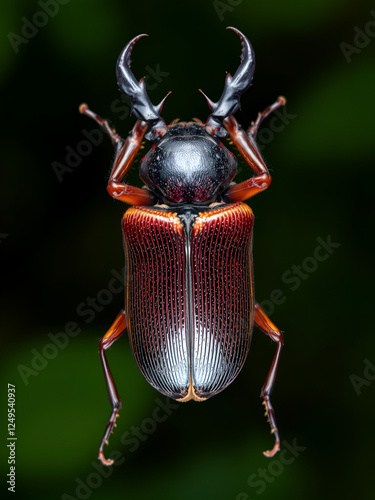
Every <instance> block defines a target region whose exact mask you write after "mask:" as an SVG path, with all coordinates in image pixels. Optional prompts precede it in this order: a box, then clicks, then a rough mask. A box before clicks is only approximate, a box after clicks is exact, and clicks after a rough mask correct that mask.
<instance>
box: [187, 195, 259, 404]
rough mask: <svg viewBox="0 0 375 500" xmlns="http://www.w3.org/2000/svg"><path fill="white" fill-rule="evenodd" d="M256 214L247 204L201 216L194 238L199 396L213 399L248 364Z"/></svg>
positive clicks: (195, 373) (195, 378)
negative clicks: (253, 235) (213, 395)
mask: <svg viewBox="0 0 375 500" xmlns="http://www.w3.org/2000/svg"><path fill="white" fill-rule="evenodd" d="M253 221H254V217H253V213H252V211H251V209H250V208H249V207H248V206H247V205H245V204H244V203H237V204H236V205H232V207H231V208H222V209H218V210H215V211H213V212H206V213H203V214H201V216H200V217H199V218H198V219H197V221H196V223H195V225H194V228H193V231H192V236H191V260H192V285H193V286H192V289H193V297H192V307H193V311H194V313H193V316H194V322H193V325H192V327H193V328H192V331H191V335H192V338H193V352H192V374H193V377H192V378H193V383H194V387H195V392H196V393H197V394H198V395H199V396H203V397H209V396H210V395H212V394H215V393H217V392H219V391H221V390H223V389H224V388H225V387H226V386H227V385H228V384H230V383H231V382H232V381H233V380H234V379H235V377H236V376H237V374H238V372H239V371H240V369H241V368H242V366H243V363H244V361H245V359H246V355H247V353H248V350H249V347H250V339H251V332H252V327H253V319H254V317H253V307H254V304H253V276H252V274H253V273H252V265H251V243H252V229H253Z"/></svg>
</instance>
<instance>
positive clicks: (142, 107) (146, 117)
mask: <svg viewBox="0 0 375 500" xmlns="http://www.w3.org/2000/svg"><path fill="white" fill-rule="evenodd" d="M143 36H148V35H146V34H145V33H143V34H141V35H138V36H136V37H134V38H133V39H132V40H130V42H129V43H128V44H127V45H126V47H125V48H124V49H123V51H122V52H121V54H120V56H119V58H118V60H117V65H116V76H117V83H118V86H119V87H120V90H121V91H122V92H123V93H124V94H125V95H126V96H127V97H128V98H129V99H130V102H131V104H132V113H133V115H134V116H135V117H136V118H137V119H138V120H142V121H144V122H146V123H147V125H148V127H149V129H150V130H149V131H148V132H147V133H146V135H145V138H146V139H147V140H149V141H153V142H154V141H156V140H158V139H159V138H160V137H162V136H163V135H164V134H165V133H166V132H167V126H166V124H165V121H164V120H163V118H162V117H161V116H160V112H161V108H162V106H163V103H164V100H165V99H166V98H167V97H168V95H169V94H170V92H169V93H168V94H167V96H166V97H164V99H163V100H162V101H161V102H160V103H159V104H158V105H157V106H154V105H153V104H152V102H151V101H150V98H149V96H148V94H147V90H146V84H145V81H144V79H143V78H141V79H140V80H139V82H138V80H137V79H136V78H135V76H134V74H133V72H132V71H131V69H130V64H131V61H130V55H131V52H132V50H133V47H134V44H135V43H136V42H137V41H138V40H139V39H140V38H142V37H143Z"/></svg>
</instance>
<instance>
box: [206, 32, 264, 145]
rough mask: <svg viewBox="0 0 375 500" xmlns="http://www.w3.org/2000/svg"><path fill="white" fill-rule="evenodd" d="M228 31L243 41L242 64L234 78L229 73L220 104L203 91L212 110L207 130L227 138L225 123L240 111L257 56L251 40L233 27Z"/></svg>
mask: <svg viewBox="0 0 375 500" xmlns="http://www.w3.org/2000/svg"><path fill="white" fill-rule="evenodd" d="M227 29H231V30H233V31H235V32H236V33H237V34H238V36H239V37H240V39H241V43H242V52H241V63H240V65H239V66H238V68H237V71H236V72H235V74H234V76H231V75H230V74H229V73H227V76H226V79H225V84H224V90H223V93H222V95H221V97H220V99H219V100H218V102H216V103H215V102H213V101H211V99H209V98H208V97H207V96H206V95H205V94H203V92H202V91H201V92H202V94H203V95H204V96H205V97H206V99H207V102H208V104H209V107H210V108H211V110H212V113H211V114H210V116H209V117H208V120H207V123H206V130H207V132H209V133H210V134H211V135H217V136H218V137H225V136H226V135H227V131H226V130H225V128H224V126H223V122H224V120H225V118H227V117H228V116H231V115H233V114H234V113H235V112H236V111H238V110H239V109H240V98H241V96H242V94H243V93H244V92H245V90H246V89H248V88H249V86H250V83H251V80H252V79H253V75H254V70H255V55H254V50H253V47H252V46H251V43H250V42H249V40H248V39H247V38H246V36H245V35H244V34H243V33H241V31H240V30H238V29H236V28H233V27H232V26H228V28H227Z"/></svg>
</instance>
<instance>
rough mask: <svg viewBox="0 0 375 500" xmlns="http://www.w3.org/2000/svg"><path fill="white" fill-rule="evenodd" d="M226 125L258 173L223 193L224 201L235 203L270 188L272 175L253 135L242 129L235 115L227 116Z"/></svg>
mask: <svg viewBox="0 0 375 500" xmlns="http://www.w3.org/2000/svg"><path fill="white" fill-rule="evenodd" d="M224 125H225V128H226V129H227V130H228V132H229V135H230V137H231V139H232V141H233V143H234V145H235V146H236V147H237V149H238V151H239V152H240V153H241V155H242V157H243V158H244V159H245V160H246V162H247V164H248V165H249V166H250V168H252V170H254V172H255V173H256V174H257V175H254V177H252V178H251V179H248V180H247V181H244V182H241V183H240V184H235V185H233V186H230V187H229V188H228V189H227V191H226V192H225V193H224V195H223V198H224V201H227V202H229V203H235V202H238V201H244V200H247V199H248V198H251V197H252V196H254V195H255V194H257V193H259V192H260V191H263V190H264V189H266V188H268V186H269V185H270V183H271V176H270V173H269V172H268V168H267V167H266V164H265V163H264V161H263V158H262V156H261V154H260V152H259V150H258V148H257V146H256V144H255V140H254V139H253V138H252V136H251V135H250V136H248V135H247V134H246V132H245V131H244V130H242V128H241V126H240V125H239V124H238V123H237V121H236V119H235V118H234V116H229V117H228V118H226V119H225V120H224Z"/></svg>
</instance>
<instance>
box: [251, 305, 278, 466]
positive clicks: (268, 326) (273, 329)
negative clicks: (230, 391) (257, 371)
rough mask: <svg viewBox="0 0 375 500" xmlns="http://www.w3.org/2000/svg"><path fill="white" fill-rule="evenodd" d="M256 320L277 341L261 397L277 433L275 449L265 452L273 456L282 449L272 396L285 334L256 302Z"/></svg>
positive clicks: (272, 429) (271, 424) (272, 428)
mask: <svg viewBox="0 0 375 500" xmlns="http://www.w3.org/2000/svg"><path fill="white" fill-rule="evenodd" d="M254 321H255V324H256V325H257V327H258V328H260V329H261V330H262V332H264V333H265V334H267V335H268V336H269V337H270V338H271V339H272V340H273V341H274V342H277V348H276V353H275V356H274V358H273V361H272V364H271V368H270V370H269V372H268V375H267V378H266V382H265V384H264V385H263V387H262V391H261V397H262V398H263V404H264V406H265V409H266V413H265V415H266V416H267V418H268V421H269V424H270V426H271V433H272V434H274V435H275V445H274V447H273V449H272V450H271V451H264V452H263V454H264V455H265V456H266V457H273V456H274V455H275V454H276V453H277V452H278V451H279V449H280V438H279V432H278V430H277V425H276V419H275V413H274V411H273V407H272V404H271V400H270V396H271V393H272V389H273V386H274V383H275V379H276V372H277V367H278V365H279V361H280V352H281V348H282V346H283V344H284V335H283V333H282V332H281V331H280V330H279V329H278V328H277V326H276V325H274V324H273V323H272V321H271V320H270V319H269V318H268V317H267V316H266V313H265V312H264V311H263V309H262V308H261V307H260V305H259V304H255V317H254Z"/></svg>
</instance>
